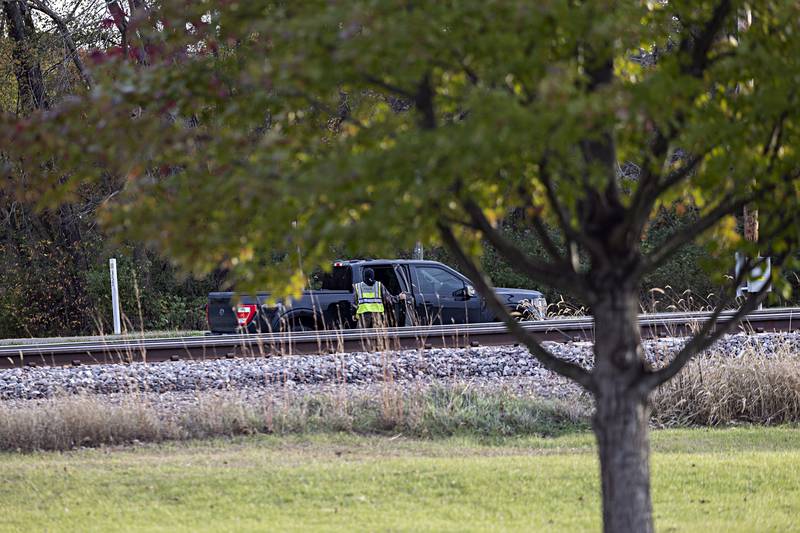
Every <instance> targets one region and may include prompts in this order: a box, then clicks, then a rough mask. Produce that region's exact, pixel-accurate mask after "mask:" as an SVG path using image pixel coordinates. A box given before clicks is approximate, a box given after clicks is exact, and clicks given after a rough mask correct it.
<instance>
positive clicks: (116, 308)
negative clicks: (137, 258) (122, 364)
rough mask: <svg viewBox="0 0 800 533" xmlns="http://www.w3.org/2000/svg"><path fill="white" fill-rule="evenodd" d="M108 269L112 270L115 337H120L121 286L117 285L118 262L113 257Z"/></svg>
mask: <svg viewBox="0 0 800 533" xmlns="http://www.w3.org/2000/svg"><path fill="white" fill-rule="evenodd" d="M108 268H109V269H110V270H111V309H112V311H113V313H114V335H119V334H120V333H122V326H121V324H120V319H119V285H118V284H117V260H116V259H114V258H113V257H112V258H111V259H109V260H108Z"/></svg>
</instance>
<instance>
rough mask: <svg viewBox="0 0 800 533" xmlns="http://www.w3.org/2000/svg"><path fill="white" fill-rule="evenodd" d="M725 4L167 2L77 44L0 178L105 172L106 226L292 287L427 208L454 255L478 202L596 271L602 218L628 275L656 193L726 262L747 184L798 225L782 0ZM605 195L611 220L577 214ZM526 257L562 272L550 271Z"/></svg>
mask: <svg viewBox="0 0 800 533" xmlns="http://www.w3.org/2000/svg"><path fill="white" fill-rule="evenodd" d="M720 6H722V7H720ZM740 7H741V6H737V5H736V4H735V3H727V2H723V3H722V4H720V5H717V3H711V2H695V1H692V2H670V3H669V4H666V3H662V2H649V1H647V2H630V3H625V2H622V3H620V2H586V3H577V4H576V3H574V2H567V1H550V2H536V3H532V2H527V1H497V2H485V1H480V2H478V1H458V2H438V1H437V2H429V3H424V2H423V3H418V2H405V1H397V2H395V1H389V2H387V1H353V2H328V1H318V2H315V1H309V2H301V3H282V2H272V3H265V4H262V3H253V2H240V3H237V2H230V3H208V2H187V3H182V2H167V3H166V4H165V5H164V6H162V7H161V8H160V9H155V8H154V9H152V10H151V11H149V12H147V13H146V14H145V16H143V17H140V18H139V19H138V20H136V21H132V25H135V29H136V35H139V36H140V38H139V39H138V40H137V41H135V42H131V43H130V49H129V50H125V51H122V50H118V49H111V50H103V51H97V52H95V53H94V54H93V58H94V62H95V68H94V70H95V76H96V77H97V85H96V87H95V88H94V90H93V91H92V92H91V93H90V94H88V95H87V96H86V97H85V98H80V99H75V100H72V101H68V102H66V103H65V104H64V105H62V106H60V107H59V108H57V109H56V110H53V111H49V112H47V113H45V114H42V115H38V116H34V117H32V118H31V119H30V120H28V121H26V122H17V123H15V127H13V128H10V129H9V128H4V129H5V133H4V134H3V137H4V138H3V144H4V146H13V152H14V154H15V156H18V157H15V158H13V159H12V161H15V162H16V161H21V165H22V166H23V168H22V169H20V168H19V167H18V166H14V167H13V169H12V167H11V166H10V165H8V171H9V173H15V172H16V176H17V179H16V180H15V183H16V184H17V186H18V187H19V188H20V189H21V192H22V193H23V194H26V195H37V197H39V195H42V196H41V198H42V202H43V203H50V202H53V201H59V200H63V199H68V198H69V197H70V195H71V194H73V193H74V192H75V190H76V189H77V187H78V185H79V184H81V183H84V182H85V181H86V180H89V179H98V178H100V177H102V176H103V175H104V174H107V173H112V174H120V175H124V176H127V186H126V189H125V191H124V194H123V195H121V197H117V198H114V199H113V202H112V203H110V204H109V207H110V209H108V210H106V211H105V213H104V220H105V222H107V223H109V224H110V226H111V227H113V228H118V230H119V231H121V232H123V233H124V234H125V235H127V236H131V237H134V238H140V239H144V240H146V241H148V242H150V243H152V244H154V245H156V246H157V247H159V248H160V249H162V250H164V251H165V252H167V254H168V255H169V256H170V257H172V258H174V259H175V260H176V261H177V262H179V263H180V264H181V265H183V266H184V267H185V268H187V269H190V270H193V271H195V272H197V273H205V272H208V271H210V270H211V269H212V268H214V267H215V266H216V265H218V264H220V263H222V264H224V265H226V266H228V267H230V268H231V269H232V270H233V272H234V273H235V275H236V277H237V278H238V279H239V280H240V281H242V282H245V283H246V282H250V286H254V285H256V284H262V285H263V283H270V284H273V285H274V284H275V283H276V282H285V281H287V280H288V276H289V275H290V274H294V277H293V279H294V282H295V283H294V289H297V288H298V286H299V285H298V284H299V283H300V280H301V277H300V276H299V275H298V269H299V268H300V267H301V265H302V266H305V267H306V268H308V267H311V266H314V265H326V264H327V263H328V262H329V260H330V259H331V257H330V255H331V249H332V248H331V247H332V246H334V245H335V246H338V247H339V248H337V249H339V250H341V251H342V252H343V253H344V254H345V255H346V254H348V253H356V252H358V253H368V254H371V255H373V256H380V255H385V254H391V253H393V251H394V250H396V249H397V248H398V247H408V248H410V247H412V246H413V243H414V241H415V240H418V239H421V240H424V241H426V242H429V243H433V242H436V241H438V240H439V239H440V230H439V228H438V227H437V225H439V224H442V223H444V224H446V225H448V226H449V227H452V229H453V231H454V232H455V234H456V235H457V236H458V237H459V238H460V239H461V241H462V242H464V243H467V244H469V243H472V245H473V246H472V250H473V251H476V250H477V249H478V248H477V246H475V242H476V241H475V239H476V238H478V237H480V236H485V233H486V229H487V228H485V227H482V222H484V221H482V220H480V218H481V217H485V221H486V222H488V223H489V224H491V225H493V224H494V223H495V222H496V221H497V220H498V219H500V218H501V217H503V216H504V215H505V214H506V213H507V212H508V211H509V210H510V209H512V208H517V209H523V210H524V212H525V213H526V215H527V216H528V219H529V220H531V221H533V223H534V224H538V223H540V222H542V223H547V224H551V225H553V226H556V227H559V228H560V229H561V230H562V233H563V241H564V243H567V244H569V245H571V246H572V248H573V249H574V250H576V252H579V253H584V254H588V255H589V256H590V258H591V260H592V261H593V262H594V264H599V263H600V262H602V261H609V260H610V258H608V257H605V256H607V255H608V254H607V252H603V253H601V251H600V250H599V248H598V247H597V246H596V245H595V244H593V239H594V237H596V236H597V235H599V234H604V233H607V232H612V233H613V232H615V231H619V232H622V233H621V234H619V235H614V239H616V241H615V242H616V243H617V244H618V245H619V248H620V250H619V251H620V253H622V254H627V255H628V256H629V257H630V258H631V262H630V267H631V268H641V269H642V270H644V269H646V268H649V266H650V265H648V263H647V261H643V262H641V264H640V263H639V262H638V261H637V260H635V259H634V258H635V257H636V254H637V253H638V242H639V240H640V237H641V232H642V231H643V229H644V228H645V227H646V223H647V220H648V218H649V217H650V216H651V214H652V213H653V212H654V210H656V209H658V208H659V207H660V206H664V205H692V206H697V207H699V208H700V209H701V212H702V213H704V214H706V215H711V216H710V217H709V219H708V222H707V224H706V226H707V227H703V228H700V229H697V230H696V234H697V235H698V236H702V237H704V238H705V239H706V240H707V242H708V245H709V249H710V252H711V253H712V254H713V255H714V257H718V258H720V259H721V260H722V261H724V262H726V263H727V262H729V261H730V258H731V255H732V249H733V248H747V245H746V243H742V242H741V241H740V240H739V238H738V236H737V234H736V232H735V231H734V219H733V217H732V216H731V215H733V214H734V213H735V210H734V209H731V208H730V207H731V206H733V205H735V206H739V205H744V204H745V203H747V202H748V201H755V202H756V203H757V204H758V205H759V206H760V207H761V213H763V214H764V215H765V216H762V222H761V224H762V232H763V233H764V234H765V235H769V237H770V242H773V243H775V244H774V245H773V249H774V251H775V252H782V251H785V247H784V246H783V245H782V244H781V243H780V239H779V238H783V239H784V240H785V239H794V237H795V236H796V226H794V225H792V224H787V223H786V222H787V219H786V217H787V216H789V215H790V214H793V213H795V212H796V205H797V201H798V196H797V190H796V183H795V178H796V177H797V175H796V172H797V170H798V155H797V153H796V148H795V146H796V144H797V143H796V136H797V133H798V131H797V128H798V124H797V121H796V119H797V111H796V109H797V98H798V97H797V87H798V78H797V76H798V75H799V74H800V70H798V54H797V51H798V39H799V38H800V36H798V31H797V29H798V28H797V17H798V14H799V13H798V10H799V8H798V6H797V4H796V3H795V2H788V1H784V2H782V1H773V2H760V3H758V6H756V7H754V8H753V10H752V20H753V23H752V25H750V27H749V28H747V30H746V31H738V32H737V31H736V22H737V19H736V16H735V14H736V13H737V12H739V11H740V9H739V8H740ZM130 33H131V34H133V32H130ZM132 58H133V59H136V60H133V59H132ZM626 162H630V163H633V164H635V165H636V166H637V167H638V172H636V175H634V176H633V177H630V178H625V177H624V176H623V173H622V172H620V165H621V164H624V163H626ZM19 176H22V177H19ZM476 207H477V210H478V211H480V213H478V212H476V211H475V209H476ZM722 207H724V208H725V209H721V208H722ZM608 208H613V209H612V211H613V212H614V213H616V215H617V216H618V218H619V219H620V221H619V223H614V221H610V220H607V219H605V218H603V217H601V216H598V213H599V212H601V211H603V212H605V210H607V209H608ZM715 210H717V211H724V213H722V212H715ZM592 217H595V218H596V220H592ZM623 219H624V220H625V223H622V222H621V221H622V220H623ZM701 230H706V231H701ZM593 232H594V233H595V234H594V235H593ZM559 244H561V243H559ZM668 246H669V245H667V247H668ZM762 248H763V245H762ZM666 251H667V252H669V251H671V250H668V249H667V250H666ZM750 251H751V252H752V251H755V250H754V249H751V250H750ZM298 252H300V253H301V255H302V261H301V260H300V257H298ZM652 255H655V256H658V255H659V251H655V252H654V253H653V254H652ZM276 258H278V259H282V260H281V261H279V262H277V263H275V259H276ZM658 260H659V257H654V258H653V261H658ZM572 263H573V264H576V265H577V261H573V262H572ZM590 264H591V263H590ZM529 266H530V267H531V269H532V270H530V269H529V270H528V272H529V273H530V272H534V273H537V274H541V275H540V276H539V278H540V279H541V280H542V281H544V282H546V283H548V284H550V285H555V286H557V287H559V286H561V288H566V289H580V286H579V285H576V284H575V279H573V278H572V277H571V276H570V275H566V274H565V272H568V271H569V269H567V270H566V271H564V270H562V271H560V272H557V271H552V270H548V269H545V268H538V269H537V268H534V267H539V265H538V264H536V260H535V259H531V264H530V265H529ZM287 267H288V268H287ZM719 271H720V272H724V271H726V269H720V270H719Z"/></svg>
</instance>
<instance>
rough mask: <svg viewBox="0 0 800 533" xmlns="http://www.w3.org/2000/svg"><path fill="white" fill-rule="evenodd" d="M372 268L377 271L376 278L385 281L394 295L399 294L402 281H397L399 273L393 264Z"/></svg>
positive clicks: (385, 285)
mask: <svg viewBox="0 0 800 533" xmlns="http://www.w3.org/2000/svg"><path fill="white" fill-rule="evenodd" d="M372 270H373V271H374V272H375V279H376V280H378V281H380V282H381V283H383V285H384V287H386V289H387V290H388V291H389V292H390V293H391V294H393V295H397V294H399V293H400V292H401V291H400V282H399V281H397V274H395V272H394V268H393V267H391V266H376V267H373V268H372Z"/></svg>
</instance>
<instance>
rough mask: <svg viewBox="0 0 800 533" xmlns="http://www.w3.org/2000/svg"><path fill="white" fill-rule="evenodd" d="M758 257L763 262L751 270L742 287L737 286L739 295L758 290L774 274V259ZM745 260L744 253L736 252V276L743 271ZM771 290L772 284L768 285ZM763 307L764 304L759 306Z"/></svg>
mask: <svg viewBox="0 0 800 533" xmlns="http://www.w3.org/2000/svg"><path fill="white" fill-rule="evenodd" d="M758 259H759V260H760V261H761V263H760V264H759V265H758V266H755V267H753V268H752V269H751V270H750V275H749V276H748V277H747V279H746V280H745V282H744V284H742V285H741V286H740V287H736V296H737V297H738V296H742V295H744V293H746V292H758V291H760V290H761V288H762V287H763V286H764V285H765V284H767V283H769V282H770V281H769V280H770V276H771V275H772V261H771V260H770V258H769V257H767V258H763V257H759V258H758ZM745 260H746V258H745V256H744V255H743V254H741V253H739V252H736V270H735V275H736V277H739V273H740V272H741V271H742V267H743V266H744V263H745ZM770 291H772V287H771V286H770V287H767V292H770ZM762 307H763V306H762V305H759V306H758V308H759V309H761V308H762Z"/></svg>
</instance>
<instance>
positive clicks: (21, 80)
mask: <svg viewBox="0 0 800 533" xmlns="http://www.w3.org/2000/svg"><path fill="white" fill-rule="evenodd" d="M3 12H4V13H5V16H6V20H8V32H9V35H10V36H11V39H12V40H13V41H14V48H13V50H12V52H11V55H12V57H13V59H14V75H15V77H16V78H17V87H18V91H19V106H18V107H19V110H20V112H21V113H22V114H27V113H29V112H30V111H32V110H34V109H43V108H47V107H48V102H47V94H46V92H45V88H44V80H43V77H42V68H41V66H40V65H39V58H38V57H37V53H38V51H37V49H36V28H35V27H34V26H33V18H32V17H31V11H30V8H29V7H28V4H27V2H26V1H25V0H6V1H4V2H3Z"/></svg>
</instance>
